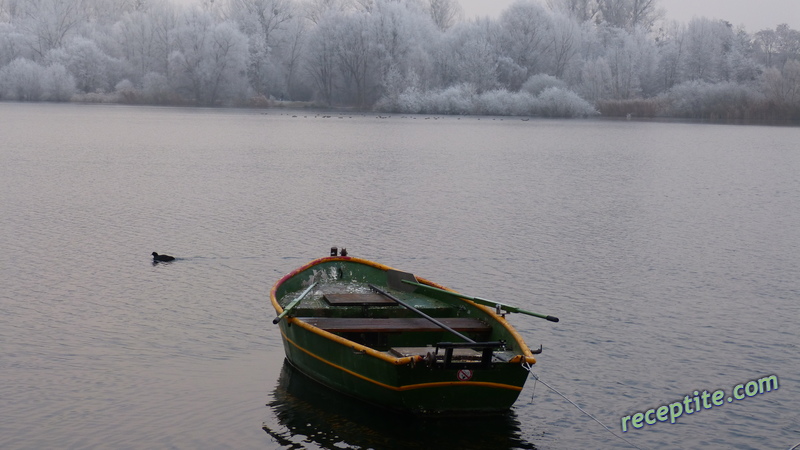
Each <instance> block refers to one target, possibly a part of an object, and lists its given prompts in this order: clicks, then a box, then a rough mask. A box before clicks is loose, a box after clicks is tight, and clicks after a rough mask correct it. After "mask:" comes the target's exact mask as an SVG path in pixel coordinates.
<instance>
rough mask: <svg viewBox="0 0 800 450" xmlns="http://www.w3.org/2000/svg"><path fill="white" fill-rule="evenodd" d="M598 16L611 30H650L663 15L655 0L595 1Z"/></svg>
mask: <svg viewBox="0 0 800 450" xmlns="http://www.w3.org/2000/svg"><path fill="white" fill-rule="evenodd" d="M597 9H598V12H599V16H600V18H601V20H602V22H603V23H604V24H606V25H607V26H610V27H613V28H622V29H625V30H628V31H633V30H635V29H637V28H640V29H644V30H648V31H649V30H650V29H651V28H652V26H653V24H654V23H655V22H656V21H657V20H658V19H660V18H661V17H662V16H663V15H664V11H663V10H661V9H659V8H658V1H657V0H597Z"/></svg>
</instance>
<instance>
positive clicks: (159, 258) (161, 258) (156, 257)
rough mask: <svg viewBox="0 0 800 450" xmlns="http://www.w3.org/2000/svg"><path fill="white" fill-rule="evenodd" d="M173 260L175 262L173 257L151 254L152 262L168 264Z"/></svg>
mask: <svg viewBox="0 0 800 450" xmlns="http://www.w3.org/2000/svg"><path fill="white" fill-rule="evenodd" d="M174 260H175V257H174V256H169V255H159V254H158V253H156V252H153V262H169V261H174Z"/></svg>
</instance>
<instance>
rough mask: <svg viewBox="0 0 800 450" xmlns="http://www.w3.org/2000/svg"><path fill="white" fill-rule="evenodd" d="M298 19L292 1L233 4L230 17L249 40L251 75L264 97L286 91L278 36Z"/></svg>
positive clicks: (231, 1)
mask: <svg viewBox="0 0 800 450" xmlns="http://www.w3.org/2000/svg"><path fill="white" fill-rule="evenodd" d="M296 15H297V8H296V5H295V3H294V2H292V1H291V0H229V4H228V6H227V17H228V18H229V19H231V20H233V21H234V22H236V24H237V25H238V26H239V30H240V31H241V32H242V33H244V34H245V35H246V36H247V37H248V42H249V52H250V54H249V60H248V61H249V63H248V75H249V78H250V84H251V86H252V87H253V88H254V89H255V90H256V92H258V93H260V94H270V93H271V92H275V91H279V90H282V89H281V87H282V86H281V87H278V86H277V85H278V84H279V83H280V84H281V85H282V84H283V77H282V76H281V75H280V72H281V70H280V69H279V68H278V67H277V66H278V65H279V61H278V60H277V59H278V58H277V57H276V54H275V53H276V50H277V49H276V47H277V46H279V42H278V41H279V37H278V34H279V33H281V32H282V31H284V30H286V27H288V25H289V23H290V22H291V21H292V20H293V19H294V18H295V16H296Z"/></svg>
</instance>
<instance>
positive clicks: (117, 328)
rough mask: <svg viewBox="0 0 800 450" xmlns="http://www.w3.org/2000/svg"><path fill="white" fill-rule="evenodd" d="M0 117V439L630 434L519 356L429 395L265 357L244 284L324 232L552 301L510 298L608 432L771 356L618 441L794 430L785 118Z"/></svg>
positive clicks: (790, 150)
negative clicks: (368, 395) (362, 389)
mask: <svg viewBox="0 0 800 450" xmlns="http://www.w3.org/2000/svg"><path fill="white" fill-rule="evenodd" d="M0 136H1V137H0V142H2V144H1V145H0V187H2V189H1V190H0V199H2V201H0V248H2V249H3V251H2V255H0V261H2V265H1V266H0V269H1V270H2V272H0V280H2V289H1V290H0V342H2V350H0V398H2V404H0V413H2V414H1V415H0V417H2V418H3V420H0V447H2V448H13V449H17V448H93V447H94V448H96V447H100V448H238V449H246V448H261V449H263V448H266V449H272V448H430V445H431V444H435V446H437V447H443V448H447V447H451V448H456V447H457V448H486V447H487V446H489V445H490V444H487V443H492V444H491V446H493V448H539V449H559V448H583V447H585V448H630V447H629V446H628V445H627V444H626V443H625V442H623V441H622V440H620V439H617V438H615V437H614V436H611V435H610V434H609V433H608V432H607V431H605V430H604V429H602V427H600V426H599V425H598V424H597V423H595V422H593V421H592V420H591V419H589V418H588V417H586V416H584V415H583V414H582V413H580V411H578V410H577V409H576V408H574V407H573V406H572V405H570V404H569V403H567V402H566V401H565V400H563V399H562V398H561V397H560V396H558V395H556V394H555V393H553V392H552V391H550V390H548V389H547V388H546V387H545V386H544V385H543V384H542V383H535V382H534V380H530V381H529V382H528V384H527V385H526V387H525V389H524V390H523V392H522V394H521V395H520V398H519V400H518V402H517V403H516V405H515V407H514V408H513V409H512V411H510V412H509V414H508V415H506V416H502V417H499V418H493V419H491V420H486V421H484V422H481V421H478V422H476V421H465V422H452V421H449V422H448V421H444V422H441V421H433V422H431V421H418V420H414V419H410V418H405V417H398V416H396V415H393V414H387V413H382V412H380V411H374V410H371V409H366V410H365V409H364V408H362V407H361V405H359V404H357V403H356V404H352V403H351V402H350V403H348V402H347V401H346V400H343V399H341V398H338V397H336V396H335V395H333V394H332V393H329V392H326V391H325V390H324V389H323V390H320V389H319V388H318V387H316V386H314V385H313V384H312V385H309V384H308V383H307V382H304V380H303V378H302V376H293V375H291V373H290V371H289V370H288V369H287V368H285V367H284V363H283V349H282V345H281V342H280V337H279V333H278V330H277V328H276V327H274V326H273V325H272V324H271V318H272V317H273V316H274V311H272V310H271V308H270V306H269V304H268V298H267V296H268V291H269V288H270V286H271V285H272V284H273V283H274V282H275V281H276V280H277V279H278V278H279V277H280V276H282V275H283V274H285V273H287V272H289V271H291V270H292V269H294V268H296V267H297V266H299V265H301V264H304V263H305V262H307V261H309V260H311V259H313V258H316V257H319V256H324V255H325V254H326V253H327V251H328V249H329V248H330V246H332V245H339V246H345V247H347V248H348V250H349V252H350V254H351V255H352V256H359V257H364V258H368V259H373V260H376V261H379V262H382V263H384V264H388V265H391V266H394V267H397V268H399V269H402V270H406V271H410V272H413V273H416V274H418V275H420V276H423V277H425V278H429V279H431V280H434V281H436V282H439V283H442V284H445V285H447V286H449V287H452V288H455V289H458V290H460V291H462V292H464V293H467V294H470V295H474V296H481V297H486V298H490V299H495V300H498V301H504V302H507V303H510V304H515V305H519V306H520V307H523V308H526V309H530V310H533V311H537V312H541V313H545V314H552V315H555V316H558V317H560V318H561V322H559V323H558V324H553V323H550V322H546V321H543V320H539V319H535V318H530V317H525V316H517V315H514V316H512V317H511V320H512V322H513V323H514V324H515V325H516V326H517V327H518V328H519V330H520V331H521V332H522V334H523V335H524V337H525V339H526V340H527V341H528V343H529V344H530V346H531V347H538V346H539V345H540V344H541V345H543V346H544V353H543V354H542V355H540V357H539V358H538V361H539V363H538V364H537V365H536V366H535V368H534V372H535V373H537V374H538V375H539V376H540V377H541V378H542V380H544V381H546V382H548V384H551V385H552V386H554V387H555V388H557V389H558V390H559V391H561V392H562V393H563V394H565V395H566V396H568V397H569V398H571V399H572V400H573V401H575V402H576V403H577V404H579V405H580V406H581V407H582V408H584V409H585V410H587V411H589V412H590V413H592V414H593V415H595V416H596V417H597V418H598V419H599V420H601V421H602V422H604V423H605V424H606V425H608V426H609V427H611V428H612V429H614V430H615V431H616V432H617V433H618V434H621V432H620V419H621V417H623V416H625V415H629V414H632V413H635V412H644V411H645V410H647V409H649V408H654V407H658V406H660V405H664V404H669V403H672V402H675V401H679V400H682V399H683V398H684V396H686V395H691V394H692V393H693V391H695V390H700V391H702V390H704V389H705V390H708V391H713V390H717V389H724V390H726V394H727V393H729V392H730V391H731V389H732V387H733V386H734V385H736V384H739V383H746V382H747V381H750V380H754V379H758V378H760V377H763V376H765V375H773V374H774V375H777V376H778V377H779V380H780V388H779V391H776V392H770V393H765V394H764V395H760V396H756V397H752V398H747V399H745V400H742V401H740V402H734V403H727V402H726V403H725V404H724V405H723V406H720V407H715V408H713V409H708V410H703V411H700V412H699V413H696V414H693V415H685V416H683V417H681V418H680V419H678V422H677V423H676V424H669V423H658V424H656V425H649V426H646V427H644V428H642V429H639V430H632V431H629V432H627V433H625V437H626V438H627V439H628V440H630V441H631V442H634V443H635V444H637V445H639V446H641V447H644V448H699V447H709V448H715V447H716V448H740V449H747V448H789V447H791V446H792V445H794V444H795V443H797V442H800V409H798V405H800V393H799V392H800V389H799V387H798V383H800V376H798V374H800V362H798V359H797V354H798V334H797V332H798V327H797V320H798V318H800V306H798V301H799V300H800V281H798V280H800V256H799V255H800V231H799V229H798V226H797V224H798V223H800V153H798V151H797V149H796V145H797V142H800V130H798V129H797V128H780V127H748V126H725V125H701V124H681V123H641V122H627V121H625V122H609V121H581V120H576V121H549V120H531V121H525V122H523V121H521V120H513V119H505V120H500V119H499V118H498V119H493V118H490V117H480V118H476V117H470V118H466V117H465V118H457V117H446V118H435V117H426V116H417V117H400V116H393V117H391V118H388V119H380V118H377V117H375V116H373V115H369V114H367V115H360V114H353V115H336V114H334V115H333V116H332V117H330V118H323V117H322V116H315V114H314V113H313V112H302V111H301V112H297V111H294V112H283V113H282V112H281V111H278V110H270V111H268V112H267V114H264V113H263V112H261V111H249V110H217V109H172V108H147V107H125V106H80V105H28V104H11V103H0ZM153 251H157V252H159V253H168V254H172V255H175V256H177V257H178V259H177V260H176V261H174V262H172V263H165V264H157V265H153V264H152V262H151V257H150V253H151V252H153ZM287 372H288V373H289V375H287ZM298 386H299V388H298ZM309 393H310V395H309ZM332 405H333V406H332ZM338 405H345V406H342V407H338ZM394 424H396V426H394ZM262 425H264V427H265V428H263V429H262Z"/></svg>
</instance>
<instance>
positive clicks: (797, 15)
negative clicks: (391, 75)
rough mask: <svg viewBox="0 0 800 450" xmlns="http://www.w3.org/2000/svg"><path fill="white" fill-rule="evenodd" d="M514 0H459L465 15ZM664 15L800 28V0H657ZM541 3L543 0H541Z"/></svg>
mask: <svg viewBox="0 0 800 450" xmlns="http://www.w3.org/2000/svg"><path fill="white" fill-rule="evenodd" d="M514 1H515V0H459V2H460V3H461V6H462V7H463V8H464V14H465V15H466V17H467V18H472V17H475V16H487V15H488V16H491V17H497V16H499V15H500V12H502V11H503V10H504V9H506V8H507V7H508V6H509V5H511V4H512V3H513V2H514ZM658 2H659V4H660V5H661V7H662V8H664V9H666V10H667V18H668V19H672V20H677V21H679V22H684V23H685V22H689V21H690V20H691V19H692V17H695V16H705V17H708V18H712V19H722V20H727V21H728V22H731V23H732V24H733V25H744V26H745V28H746V29H747V31H748V32H749V33H755V32H756V31H759V30H763V29H764V28H775V26H776V25H778V24H781V23H788V24H789V26H791V27H792V28H794V29H795V30H798V29H800V0H658ZM542 3H544V1H543V0H542Z"/></svg>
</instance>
